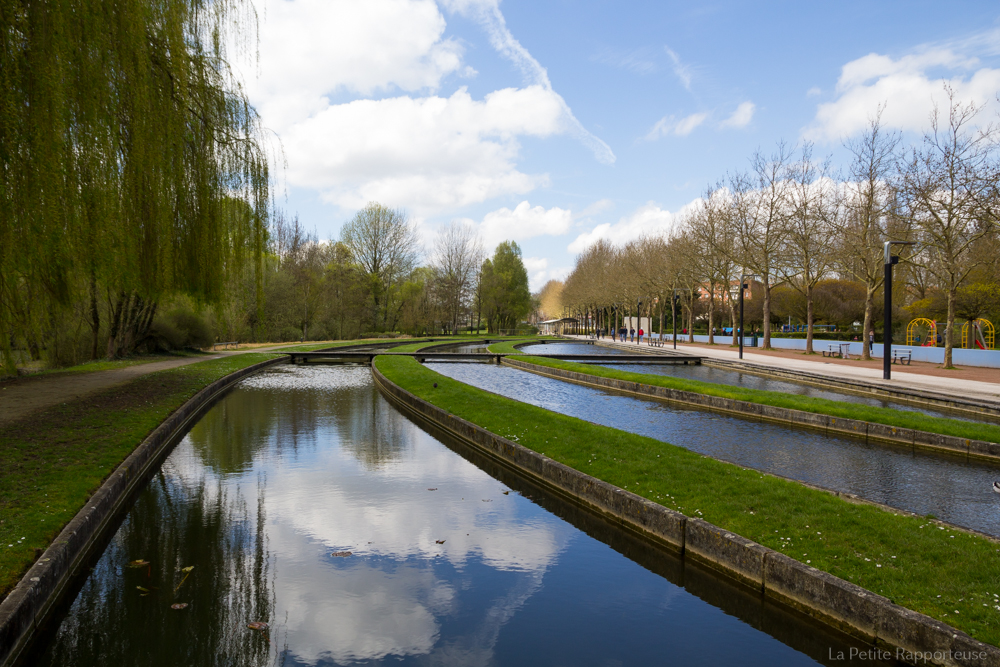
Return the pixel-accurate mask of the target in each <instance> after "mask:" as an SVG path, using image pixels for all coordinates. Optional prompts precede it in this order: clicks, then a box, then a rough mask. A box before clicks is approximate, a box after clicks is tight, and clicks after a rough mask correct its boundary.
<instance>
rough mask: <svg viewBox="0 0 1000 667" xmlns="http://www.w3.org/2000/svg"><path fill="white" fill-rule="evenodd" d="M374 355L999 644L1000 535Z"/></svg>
mask: <svg viewBox="0 0 1000 667" xmlns="http://www.w3.org/2000/svg"><path fill="white" fill-rule="evenodd" d="M375 363H376V367H377V368H378V369H379V370H380V371H381V372H382V373H383V374H384V375H385V376H386V377H387V378H388V379H389V380H391V381H392V382H394V383H396V384H398V385H399V386H401V387H402V388H404V389H406V390H407V391H410V392H412V393H413V394H416V395H417V396H419V397H420V398H422V399H424V400H426V401H429V402H431V403H433V404H435V405H437V406H439V407H441V408H443V409H445V410H447V411H449V412H450V413H452V414H455V415H458V416H459V417H462V418H463V419H466V420H468V421H470V422H473V423H475V424H478V425H480V426H482V427H484V428H486V429H488V430H490V431H492V432H493V433H496V434H498V435H501V436H503V437H506V438H508V439H510V440H514V441H515V442H518V443H520V444H522V445H524V446H525V447H528V448H530V449H533V450H535V451H537V452H541V453H543V454H545V455H546V456H548V457H550V458H552V459H554V460H556V461H560V462H561V463H564V464H566V465H568V466H571V467H573V468H576V469H577V470H580V471H582V472H585V473H587V474H589V475H593V476H594V477H597V478H599V479H602V480H605V481H607V482H610V483H611V484H614V485H616V486H619V487H621V488H625V489H628V490H629V491H632V492H634V493H637V494H639V495H642V496H645V497H646V498H648V499H650V500H652V501H654V502H657V503H660V504H662V505H664V506H666V507H670V508H672V509H676V510H678V511H680V512H683V513H684V514H686V515H687V516H690V517H700V518H704V519H705V520H707V521H709V522H711V523H713V524H715V525H717V526H720V527H722V528H725V529H726V530H730V531H732V532H734V533H737V534H739V535H743V536H744V537H747V538H749V539H752V540H754V541H756V542H759V543H760V544H763V545H764V546H767V547H770V548H771V549H774V550H776V551H780V552H782V553H785V554H787V555H788V556H790V557H792V558H795V559H797V560H799V561H802V562H805V563H808V564H810V565H812V566H814V567H817V568H819V569H822V570H825V571H826V572H829V573H831V574H833V575H836V576H838V577H841V578H843V579H846V580H847V581H851V582H853V583H855V584H858V585H859V586H863V587H864V588H867V589H869V590H871V591H874V592H876V593H879V594H881V595H884V596H886V597H888V598H890V599H891V600H893V601H894V602H896V603H898V604H900V605H903V606H905V607H908V608H910V609H914V610H916V611H919V612H922V613H924V614H927V615H929V616H932V617H934V618H938V619H940V620H942V621H944V622H946V623H949V624H951V625H954V626H955V627H958V628H960V629H962V630H964V631H965V632H968V633H969V634H970V635H972V636H973V637H975V638H977V639H979V640H981V641H984V642H988V643H991V644H997V643H998V642H1000V597H997V596H998V595H1000V544H996V543H994V542H993V541H990V540H988V539H986V538H983V537H980V536H977V535H971V534H968V533H964V532H961V531H957V530H952V529H947V528H944V527H941V526H938V525H937V524H935V523H933V522H931V521H929V520H926V519H922V518H918V517H910V516H904V515H897V514H895V513H892V512H888V511H883V510H881V509H879V508H876V507H872V506H869V505H856V504H852V503H848V502H847V501H844V500H841V499H840V498H837V497H836V496H833V495H831V494H828V493H824V492H822V491H817V490H815V489H810V488H807V487H805V486H802V485H800V484H797V483H795V482H791V481H787V480H782V479H779V478H776V477H772V476H769V475H765V474H763V473H759V472H757V471H754V470H747V469H743V468H741V467H739V466H736V465H733V464H729V463H723V462H721V461H716V460H714V459H711V458H708V457H705V456H702V455H700V454H695V453H694V452H691V451H688V450H686V449H683V448H681V447H676V446H674V445H670V444H667V443H664V442H661V441H659V440H654V439H652V438H646V437H642V436H638V435H634V434H631V433H627V432H624V431H620V430H617V429H613V428H609V427H606V426H599V425H596V424H592V423H590V422H586V421H583V420H580V419H575V418H573V417H568V416H566V415H561V414H559V413H555V412H551V411H549V410H545V409H542V408H538V407H535V406H532V405H528V404H525V403H520V402H518V401H514V400H511V399H508V398H504V397H501V396H497V395H496V394H492V393H489V392H486V391H482V390H480V389H477V388H475V387H471V386H469V385H466V384H463V383H460V382H457V381H455V380H452V379H450V378H448V377H445V376H443V375H441V374H439V373H436V372H434V371H432V370H430V369H428V368H426V367H424V366H421V365H420V364H419V363H417V362H416V361H415V360H413V359H409V358H401V357H386V356H380V357H377V358H376V361H375ZM434 383H437V388H435V387H434V386H433V385H434Z"/></svg>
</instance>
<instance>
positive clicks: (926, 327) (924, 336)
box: [906, 317, 996, 350]
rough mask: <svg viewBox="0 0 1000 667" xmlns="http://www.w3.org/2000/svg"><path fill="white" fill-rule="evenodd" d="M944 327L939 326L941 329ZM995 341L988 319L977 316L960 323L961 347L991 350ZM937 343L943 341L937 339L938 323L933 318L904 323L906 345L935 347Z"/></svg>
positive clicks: (994, 331) (992, 328)
mask: <svg viewBox="0 0 1000 667" xmlns="http://www.w3.org/2000/svg"><path fill="white" fill-rule="evenodd" d="M970 325H971V326H970ZM945 328H946V327H944V326H942V327H941V329H942V330H944V329H945ZM942 336H943V333H942ZM995 342H996V330H995V329H994V327H993V323H992V322H990V321H989V320H985V319H983V318H979V319H977V320H975V321H973V322H966V323H964V324H963V325H962V345H961V347H962V348H963V349H980V350H992V349H993V346H994V344H995ZM939 343H943V341H938V323H937V322H935V321H934V320H929V319H927V318H926V317H918V318H916V319H914V320H911V321H910V323H909V324H907V325H906V344H907V345H908V346H912V345H918V346H920V347H937V346H938V344H939Z"/></svg>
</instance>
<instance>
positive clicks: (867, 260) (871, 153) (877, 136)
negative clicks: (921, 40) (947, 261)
mask: <svg viewBox="0 0 1000 667" xmlns="http://www.w3.org/2000/svg"><path fill="white" fill-rule="evenodd" d="M882 109H883V108H882V107H879V109H878V111H877V112H876V114H875V116H874V117H873V118H871V119H870V120H869V123H868V128H867V129H866V130H865V133H864V134H863V135H862V136H861V137H860V138H858V139H856V140H854V141H851V142H848V143H847V144H846V148H847V149H848V150H849V151H850V152H851V153H852V154H853V155H854V159H853V161H852V162H851V166H850V168H849V171H848V176H847V182H846V183H844V184H843V189H842V193H841V194H842V195H843V206H844V210H843V215H842V216H841V217H839V218H837V219H836V220H835V221H834V233H835V237H836V264H837V267H838V269H839V270H840V272H841V273H842V274H845V275H850V276H852V277H853V278H854V279H855V280H857V281H859V282H861V283H863V284H864V286H865V318H864V335H865V336H867V335H868V332H869V331H872V330H873V320H874V310H875V294H876V292H878V290H879V288H880V287H882V280H883V278H884V276H885V271H884V265H885V261H884V258H883V255H884V253H883V243H884V242H885V241H887V240H889V239H890V236H896V235H897V234H899V235H903V236H905V227H906V226H905V224H903V221H901V219H900V218H899V216H898V215H897V214H898V204H897V197H896V194H897V187H898V176H897V174H898V168H897V167H898V163H897V154H896V151H897V147H898V146H899V140H900V138H899V135H898V134H897V133H886V132H885V130H884V128H883V127H882V120H881V118H882ZM900 240H902V239H900ZM862 358H863V359H871V355H870V353H869V351H868V346H867V345H863V346H862Z"/></svg>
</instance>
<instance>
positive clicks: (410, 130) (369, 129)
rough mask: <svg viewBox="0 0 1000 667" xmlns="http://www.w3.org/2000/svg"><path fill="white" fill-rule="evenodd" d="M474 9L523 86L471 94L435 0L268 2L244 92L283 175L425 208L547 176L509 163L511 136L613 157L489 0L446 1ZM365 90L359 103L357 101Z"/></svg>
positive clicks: (352, 204)
mask: <svg viewBox="0 0 1000 667" xmlns="http://www.w3.org/2000/svg"><path fill="white" fill-rule="evenodd" d="M441 4H442V6H444V7H446V8H447V9H450V10H451V11H456V12H462V13H466V14H469V15H471V16H473V17H474V18H476V19H478V20H479V21H480V22H481V23H482V24H483V26H484V27H485V28H486V32H487V36H488V38H489V40H490V43H491V44H492V45H493V46H494V48H496V49H497V51H498V52H499V53H500V54H501V55H502V56H503V57H505V58H508V59H509V60H510V61H511V62H513V63H514V64H515V65H516V66H517V67H518V68H519V69H520V70H521V71H522V72H523V73H524V75H525V78H526V80H527V83H526V85H524V86H522V87H520V88H506V89H503V90H497V91H494V92H492V93H489V94H487V95H485V97H483V98H481V99H473V98H472V97H471V96H470V95H469V93H468V91H467V90H466V89H465V88H461V89H459V90H458V91H457V92H454V93H452V94H450V95H439V94H437V91H438V90H440V89H441V88H442V87H443V86H444V85H445V84H446V83H448V84H450V85H455V81H456V77H469V76H474V75H475V71H474V70H472V68H470V67H468V66H467V65H465V64H464V62H463V57H464V49H463V46H462V44H460V43H459V42H458V41H456V40H454V39H451V38H448V37H446V35H445V30H446V27H447V26H446V21H445V16H444V14H442V10H441V9H440V8H439V6H438V4H436V3H435V2H434V0H366V1H365V2H363V3H359V2H354V1H352V0H329V1H327V0H278V1H276V2H271V3H269V4H268V6H267V8H266V18H265V20H264V21H263V22H262V25H261V31H260V32H261V34H260V61H259V62H260V72H259V76H247V77H245V78H246V79H247V80H248V88H247V89H248V94H249V95H250V99H251V101H252V102H253V103H254V105H255V106H256V107H257V108H258V110H259V111H260V113H261V116H262V118H263V120H264V123H265V124H266V125H267V126H268V127H269V128H271V129H273V130H275V132H276V133H277V134H278V136H279V137H280V138H281V141H282V144H283V148H284V152H285V157H286V159H287V165H288V167H287V170H286V172H285V178H286V180H287V184H288V185H290V186H294V187H300V188H305V189H311V190H317V191H319V192H320V194H321V196H322V198H323V200H324V201H326V202H330V203H334V204H337V205H338V206H340V207H343V208H346V209H353V208H358V207H360V206H363V205H364V204H365V203H367V202H368V201H371V200H379V201H383V202H385V203H387V204H389V205H392V206H401V207H404V208H406V209H408V210H409V211H410V212H411V213H412V214H414V215H417V216H421V217H426V216H429V215H433V214H438V213H441V212H443V211H447V210H453V209H456V208H460V207H462V206H466V205H469V204H475V203H481V202H483V201H487V200H489V199H491V198H494V197H497V196H501V195H524V194H526V193H528V192H530V191H532V190H533V189H535V188H537V187H541V186H545V185H547V184H548V177H547V176H546V175H545V174H527V173H523V172H522V171H520V170H519V169H518V168H517V161H518V158H519V152H520V143H519V139H521V138H523V137H528V136H531V137H543V138H544V137H549V136H552V135H556V134H569V135H573V136H576V137H577V138H579V139H580V140H581V141H582V142H583V143H585V144H586V145H587V146H589V147H590V148H591V149H592V150H593V151H594V153H595V155H596V156H597V157H598V159H599V160H601V161H603V162H607V163H611V162H613V161H614V154H613V153H612V152H611V150H610V148H608V147H607V145H606V144H604V142H602V141H600V139H598V138H596V137H594V136H593V135H591V134H590V133H589V132H587V131H586V130H585V129H583V127H582V125H581V124H580V122H579V121H578V120H577V119H576V117H575V116H574V115H573V113H572V111H571V110H570V108H569V106H568V105H567V104H566V101H565V100H564V99H563V98H562V97H561V96H560V95H559V94H558V93H556V92H555V91H554V90H553V87H552V85H551V82H550V81H549V79H548V75H547V73H546V72H545V69H544V68H543V67H542V66H541V65H540V64H539V63H538V62H537V61H536V60H535V59H534V58H533V57H532V56H531V54H530V53H528V52H527V50H525V49H524V47H523V46H521V44H520V43H519V42H518V41H517V40H516V39H515V38H514V37H513V35H511V33H510V31H509V30H508V29H507V26H506V23H505V22H504V18H503V15H502V14H501V13H500V11H499V8H498V7H497V6H496V3H491V2H469V1H458V0H448V1H446V2H442V3H441ZM359 97H360V98H363V99H357V98H359Z"/></svg>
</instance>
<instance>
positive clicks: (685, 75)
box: [663, 46, 691, 90]
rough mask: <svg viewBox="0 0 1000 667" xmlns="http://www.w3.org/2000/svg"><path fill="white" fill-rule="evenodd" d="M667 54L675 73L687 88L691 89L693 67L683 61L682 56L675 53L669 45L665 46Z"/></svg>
mask: <svg viewBox="0 0 1000 667" xmlns="http://www.w3.org/2000/svg"><path fill="white" fill-rule="evenodd" d="M663 48H664V50H665V51H666V52H667V55H668V56H670V60H671V62H672V63H673V69H674V75H675V76H676V77H677V78H678V79H680V80H681V83H682V84H684V88H685V89H686V90H691V68H690V67H688V66H687V65H685V64H684V63H682V62H681V57H680V56H679V55H677V54H676V53H674V51H673V50H672V49H671V48H670V47H669V46H664V47H663Z"/></svg>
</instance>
